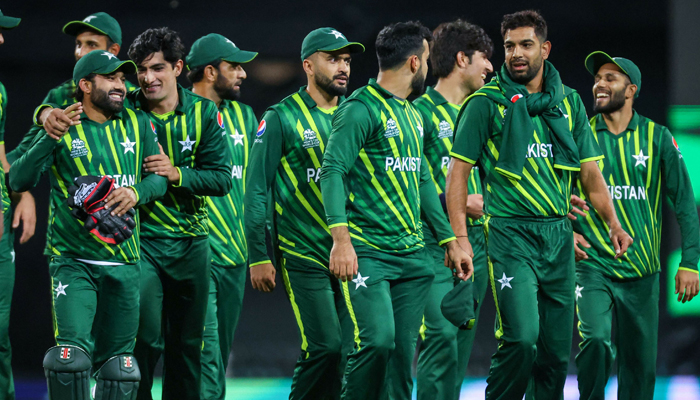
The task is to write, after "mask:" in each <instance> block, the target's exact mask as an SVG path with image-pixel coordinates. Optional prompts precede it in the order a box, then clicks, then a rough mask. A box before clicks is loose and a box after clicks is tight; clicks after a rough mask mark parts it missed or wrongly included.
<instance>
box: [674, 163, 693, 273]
mask: <svg viewBox="0 0 700 400" xmlns="http://www.w3.org/2000/svg"><path fill="white" fill-rule="evenodd" d="M683 178H685V179H682V180H681V182H680V184H679V189H678V190H675V191H674V195H675V196H674V198H673V199H672V200H673V208H674V210H675V213H676V221H678V226H679V227H680V230H681V249H682V255H681V263H680V266H681V268H686V269H690V270H693V271H697V270H698V261H699V260H700V224H698V212H697V206H696V204H695V197H694V195H693V189H692V186H691V183H690V178H689V177H688V175H687V174H685V176H684V177H683Z"/></svg>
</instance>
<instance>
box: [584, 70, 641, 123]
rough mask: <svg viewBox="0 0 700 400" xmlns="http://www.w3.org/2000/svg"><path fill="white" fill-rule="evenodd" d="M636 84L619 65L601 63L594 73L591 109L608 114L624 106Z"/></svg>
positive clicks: (635, 88)
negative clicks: (633, 83)
mask: <svg viewBox="0 0 700 400" xmlns="http://www.w3.org/2000/svg"><path fill="white" fill-rule="evenodd" d="M636 91H637V85H632V83H631V82H630V79H629V77H628V76H627V75H625V73H624V72H622V70H620V67H618V66H617V65H616V64H613V63H607V64H603V66H601V67H600V68H599V69H598V72H597V73H596V74H595V84H594V85H593V99H594V103H593V110H594V111H595V112H596V113H603V114H609V113H612V112H615V111H618V110H620V109H621V108H622V107H624V105H625V102H626V101H627V99H630V100H631V99H633V98H634V93H635V92H636Z"/></svg>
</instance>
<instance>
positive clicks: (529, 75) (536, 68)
mask: <svg viewBox="0 0 700 400" xmlns="http://www.w3.org/2000/svg"><path fill="white" fill-rule="evenodd" d="M536 62H537V63H536V64H532V63H530V62H528V65H527V67H528V68H527V70H525V73H524V74H523V73H518V72H516V71H513V70H512V69H511V66H510V63H508V64H506V68H508V73H510V78H511V79H512V80H513V82H515V83H519V84H521V85H525V84H527V83H529V82H530V81H531V80H533V79H535V76H537V73H538V72H540V69H542V58H540V59H538V60H536ZM516 73H517V75H516Z"/></svg>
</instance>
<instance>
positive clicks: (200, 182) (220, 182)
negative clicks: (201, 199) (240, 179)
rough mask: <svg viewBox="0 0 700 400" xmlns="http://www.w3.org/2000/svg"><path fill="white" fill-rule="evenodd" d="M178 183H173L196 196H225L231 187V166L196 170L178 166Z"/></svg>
mask: <svg viewBox="0 0 700 400" xmlns="http://www.w3.org/2000/svg"><path fill="white" fill-rule="evenodd" d="M179 170H180V183H179V185H173V186H175V187H180V188H183V189H185V190H186V191H187V192H189V193H190V194H193V195H197V196H226V195H227V194H228V193H229V192H230V191H231V188H232V187H233V182H232V181H231V167H229V166H224V165H222V166H217V167H216V168H215V169H204V170H196V169H191V168H179Z"/></svg>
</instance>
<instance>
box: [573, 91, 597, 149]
mask: <svg viewBox="0 0 700 400" xmlns="http://www.w3.org/2000/svg"><path fill="white" fill-rule="evenodd" d="M571 98H572V100H573V104H572V108H573V110H572V113H573V118H574V121H573V124H574V126H573V135H574V141H575V142H576V147H578V156H579V160H580V162H581V163H585V162H588V161H597V160H602V159H603V158H604V156H603V152H602V151H601V150H600V147H598V142H596V140H595V137H594V136H593V130H592V129H591V124H590V122H588V116H587V115H586V109H585V108H584V107H583V102H582V101H581V96H579V95H578V93H575V94H574V95H573V96H572V97H571Z"/></svg>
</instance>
